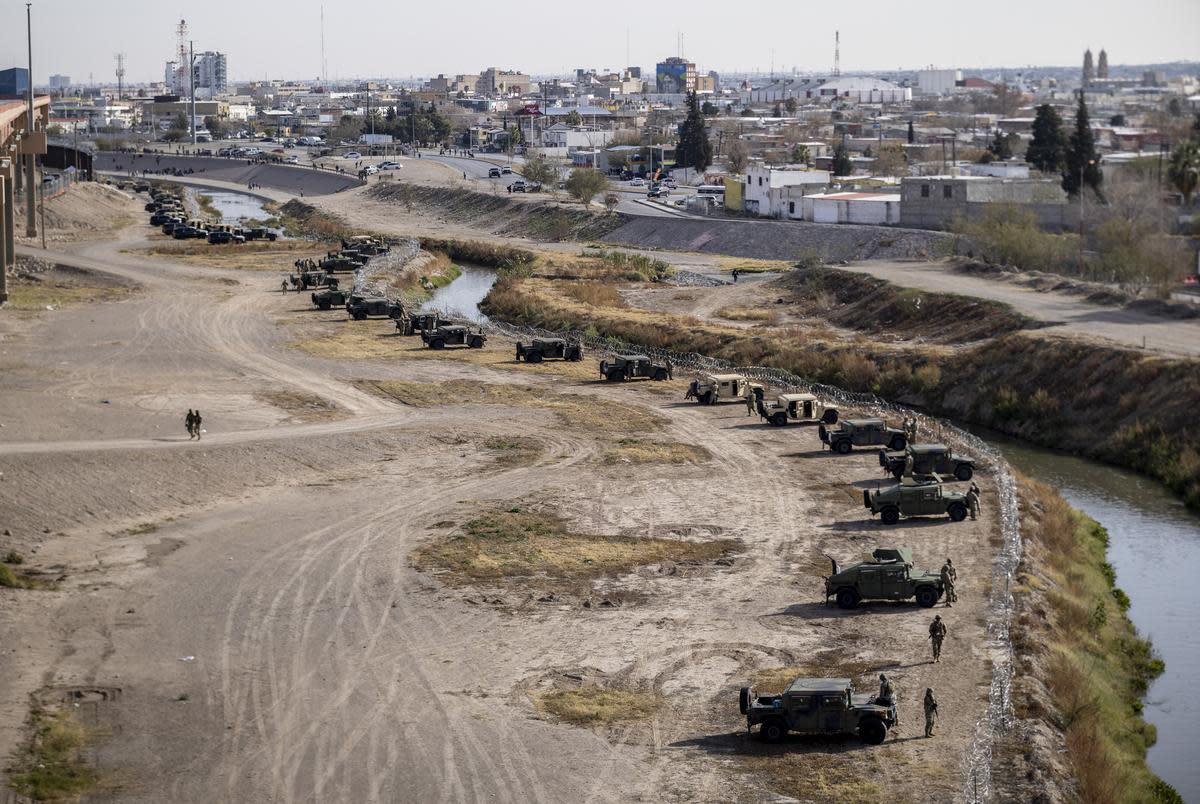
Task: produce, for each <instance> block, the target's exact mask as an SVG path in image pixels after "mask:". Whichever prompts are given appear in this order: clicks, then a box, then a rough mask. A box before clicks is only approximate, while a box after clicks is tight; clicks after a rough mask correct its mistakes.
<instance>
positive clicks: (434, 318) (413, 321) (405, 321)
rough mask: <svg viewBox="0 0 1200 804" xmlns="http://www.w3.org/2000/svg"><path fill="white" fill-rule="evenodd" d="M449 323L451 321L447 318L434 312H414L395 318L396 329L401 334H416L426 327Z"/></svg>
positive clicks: (435, 327) (436, 326)
mask: <svg viewBox="0 0 1200 804" xmlns="http://www.w3.org/2000/svg"><path fill="white" fill-rule="evenodd" d="M451 323H453V322H452V321H451V320H450V319H449V318H442V317H441V316H439V315H438V314H437V313H436V312H416V313H408V314H406V315H402V316H400V317H399V318H397V319H396V329H397V330H398V331H399V332H400V334H401V335H416V334H417V333H419V332H423V331H425V330H427V329H437V328H438V327H440V326H444V325H446V324H451Z"/></svg>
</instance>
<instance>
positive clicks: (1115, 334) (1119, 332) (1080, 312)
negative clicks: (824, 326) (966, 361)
mask: <svg viewBox="0 0 1200 804" xmlns="http://www.w3.org/2000/svg"><path fill="white" fill-rule="evenodd" d="M840 267H841V268H842V269H843V270H847V271H856V272H859V273H864V274H870V275H871V276H877V277H879V278H881V279H887V280H889V281H891V282H894V283H896V284H897V285H903V286H904V287H911V288H919V289H921V290H928V291H931V292H936V293H958V294H962V295H966V296H974V297H976V298H979V299H991V300H992V301H998V302H1003V303H1005V304H1009V305H1012V307H1013V309H1015V310H1016V311H1017V312H1019V313H1022V314H1023V315H1027V316H1029V317H1030V318H1033V319H1036V320H1038V321H1046V322H1051V326H1049V327H1047V328H1046V329H1044V330H1042V331H1043V332H1049V333H1055V332H1059V333H1062V334H1065V335H1073V336H1077V337H1082V338H1088V339H1097V338H1099V339H1101V340H1107V341H1111V342H1112V343H1114V344H1117V345H1119V346H1125V347H1133V348H1138V349H1140V348H1142V347H1143V344H1144V345H1145V348H1147V349H1149V350H1151V351H1154V352H1159V353H1162V354H1169V355H1175V356H1181V357H1200V321H1171V320H1167V319H1163V318H1158V317H1156V316H1151V315H1146V314H1145V313H1140V312H1134V311H1130V310H1124V309H1121V308H1118V307H1102V306H1100V305H1096V304H1089V303H1087V302H1085V301H1083V300H1082V299H1081V298H1080V297H1079V296H1073V295H1070V294H1067V293H1058V292H1053V291H1038V290H1032V289H1030V288H1025V287H1021V286H1020V285H1014V284H1012V283H1009V282H1003V281H998V280H995V279H988V278H985V277H978V276H967V275H964V274H960V273H956V272H955V271H953V270H952V269H951V264H950V263H948V262H945V261H943V262H935V263H930V262H908V261H893V260H866V261H863V262H856V263H850V264H848V265H843V266H840Z"/></svg>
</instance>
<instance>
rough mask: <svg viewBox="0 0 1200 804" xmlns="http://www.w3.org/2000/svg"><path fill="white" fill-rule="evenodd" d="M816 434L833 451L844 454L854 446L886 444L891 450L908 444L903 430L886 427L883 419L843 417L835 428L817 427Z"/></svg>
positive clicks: (896, 449) (898, 449)
mask: <svg viewBox="0 0 1200 804" xmlns="http://www.w3.org/2000/svg"><path fill="white" fill-rule="evenodd" d="M817 435H818V436H820V438H821V440H822V441H824V442H825V443H826V444H828V445H829V448H830V449H832V450H833V451H834V452H838V453H841V454H842V455H845V454H846V453H848V452H850V450H852V449H854V448H855V447H878V446H882V445H884V444H886V445H887V446H888V448H889V449H891V450H892V451H893V452H899V451H900V450H902V449H904V448H905V447H906V446H908V437H907V436H906V435H905V434H904V431H903V430H898V429H896V428H895V427H888V425H887V422H885V421H884V420H883V419H843V420H842V423H841V425H840V426H839V427H838V429H836V430H830V429H829V428H828V427H826V426H825V425H824V424H822V425H820V426H819V427H818V428H817Z"/></svg>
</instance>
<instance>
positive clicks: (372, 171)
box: [362, 165, 379, 176]
mask: <svg viewBox="0 0 1200 804" xmlns="http://www.w3.org/2000/svg"><path fill="white" fill-rule="evenodd" d="M362 172H363V173H365V174H367V175H368V176H374V175H375V174H376V173H378V172H379V168H377V167H375V166H374V165H367V166H366V167H365V168H363V169H362Z"/></svg>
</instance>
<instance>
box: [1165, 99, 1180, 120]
mask: <svg viewBox="0 0 1200 804" xmlns="http://www.w3.org/2000/svg"><path fill="white" fill-rule="evenodd" d="M1167 114H1169V115H1171V117H1179V116H1181V115H1182V114H1183V105H1182V104H1180V103H1179V98H1171V100H1169V101H1167Z"/></svg>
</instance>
